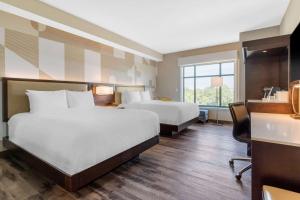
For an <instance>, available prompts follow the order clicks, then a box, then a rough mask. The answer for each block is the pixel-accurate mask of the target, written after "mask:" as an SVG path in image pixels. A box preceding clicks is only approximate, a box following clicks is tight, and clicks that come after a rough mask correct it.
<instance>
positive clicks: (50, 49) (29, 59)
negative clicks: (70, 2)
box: [0, 11, 157, 90]
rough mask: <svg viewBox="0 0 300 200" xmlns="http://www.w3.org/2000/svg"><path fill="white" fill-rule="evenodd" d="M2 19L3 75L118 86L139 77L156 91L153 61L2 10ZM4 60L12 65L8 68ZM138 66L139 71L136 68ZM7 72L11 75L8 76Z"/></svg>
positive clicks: (155, 65) (142, 82) (0, 64)
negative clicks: (97, 82)
mask: <svg viewBox="0 0 300 200" xmlns="http://www.w3.org/2000/svg"><path fill="white" fill-rule="evenodd" d="M0 16H1V17H2V18H1V19H0V29H1V31H2V32H1V33H3V32H4V35H3V34H2V35H1V37H2V38H1V41H2V40H4V45H3V46H1V55H0V56H1V57H0V59H1V60H0V67H1V72H2V76H13V77H20V78H41V79H64V80H72V81H73V80H75V81H95V80H97V81H101V82H106V83H117V84H136V82H135V80H136V79H135V77H138V78H139V84H145V85H146V86H148V87H149V88H151V89H152V90H155V88H154V87H155V85H153V84H152V83H155V82H156V72H155V71H153V68H157V64H156V62H155V61H153V60H149V59H145V58H141V57H139V56H136V55H134V54H131V53H128V52H123V51H121V50H118V49H115V48H113V47H110V46H107V45H104V44H101V43H97V42H95V41H92V40H88V39H86V38H82V37H79V36H77V35H73V34H70V33H67V32H64V31H62V30H58V29H55V28H53V27H49V26H46V25H44V24H40V23H38V22H34V21H30V20H27V19H24V18H21V17H17V16H13V15H12V14H9V13H5V12H3V11H0ZM4 19H7V20H9V22H7V20H4ZM11 24H14V25H13V26H12V25H11ZM5 49H6V51H5ZM87 50H89V52H87ZM5 52H6V53H5ZM114 52H118V54H119V55H124V56H121V57H120V56H118V55H115V54H114ZM86 53H88V54H86ZM93 53H94V54H93ZM91 54H92V55H91ZM93 56H96V57H93ZM136 57H137V58H139V59H138V60H137V59H135V58H136ZM5 58H7V61H9V62H7V63H9V65H5V62H4V60H5ZM99 59H100V60H99ZM136 66H139V68H138V69H136ZM5 69H7V71H9V72H10V73H9V74H8V73H5ZM33 73H34V74H33ZM95 73H97V74H95ZM149 73H150V74H149ZM87 74H88V75H87ZM95 77H98V78H97V79H96V78H95ZM90 78H93V80H91V79H90ZM88 79H89V80H88Z"/></svg>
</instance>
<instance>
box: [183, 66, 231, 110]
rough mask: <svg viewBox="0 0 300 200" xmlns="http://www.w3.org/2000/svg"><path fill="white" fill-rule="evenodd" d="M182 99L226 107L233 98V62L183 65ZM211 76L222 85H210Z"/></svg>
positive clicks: (203, 104)
mask: <svg viewBox="0 0 300 200" xmlns="http://www.w3.org/2000/svg"><path fill="white" fill-rule="evenodd" d="M182 73H183V76H182V77H183V80H182V84H183V87H182V88H183V100H184V102H189V103H197V104H199V105H201V106H214V107H227V106H228V104H229V103H232V102H233V99H234V62H223V63H214V64H199V65H188V66H183V68H182ZM213 77H222V79H223V85H222V86H221V87H220V88H218V87H212V86H211V80H212V78H213Z"/></svg>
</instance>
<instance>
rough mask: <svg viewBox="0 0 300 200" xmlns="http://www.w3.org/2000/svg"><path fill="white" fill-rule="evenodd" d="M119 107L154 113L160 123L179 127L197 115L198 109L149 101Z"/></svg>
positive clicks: (172, 103) (185, 104)
mask: <svg viewBox="0 0 300 200" xmlns="http://www.w3.org/2000/svg"><path fill="white" fill-rule="evenodd" d="M120 107H124V108H129V109H142V110H149V111H152V112H155V113H156V114H158V116H159V121H160V123H163V124H170V125H180V124H182V123H184V122H187V121H189V120H191V119H194V118H196V117H198V115H199V107H198V105H197V104H193V103H183V102H172V101H168V102H166V101H159V100H151V101H142V102H134V103H129V104H121V105H120Z"/></svg>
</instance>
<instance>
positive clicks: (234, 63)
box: [181, 60, 236, 108]
mask: <svg viewBox="0 0 300 200" xmlns="http://www.w3.org/2000/svg"><path fill="white" fill-rule="evenodd" d="M224 63H233V67H234V69H233V70H234V71H233V74H223V75H222V64H224ZM215 64H218V65H219V70H218V71H219V72H218V74H216V75H205V76H197V75H196V68H197V66H201V65H202V66H203V65H215ZM235 65H236V61H235V60H230V61H223V62H212V63H201V64H190V65H183V66H182V76H181V77H182V100H183V102H185V92H184V91H185V85H184V82H185V81H184V79H186V78H188V79H189V78H193V80H194V103H196V96H197V92H196V91H197V90H196V79H197V78H212V77H226V76H232V77H233V81H234V83H233V85H234V89H233V98H234V96H235ZM185 67H193V68H194V75H193V76H187V77H185V76H184V68H185ZM218 92H219V98H218V105H215V106H212V105H201V104H198V105H199V107H211V108H228V105H227V106H223V105H222V87H219V91H218Z"/></svg>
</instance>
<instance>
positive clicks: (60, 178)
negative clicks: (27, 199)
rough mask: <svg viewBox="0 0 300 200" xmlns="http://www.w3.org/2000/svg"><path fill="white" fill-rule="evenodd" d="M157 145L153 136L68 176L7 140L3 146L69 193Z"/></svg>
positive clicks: (157, 138)
mask: <svg viewBox="0 0 300 200" xmlns="http://www.w3.org/2000/svg"><path fill="white" fill-rule="evenodd" d="M158 143H159V136H155V137H153V138H151V139H149V140H146V141H145V142H143V143H141V144H138V145H136V146H134V147H132V148H130V149H128V150H126V151H124V152H122V153H119V154H118V155H115V156H113V157H111V158H109V159H107V160H105V161H103V162H101V163H98V164H96V165H94V166H92V167H90V168H88V169H86V170H83V171H81V172H79V173H77V174H74V175H72V176H70V175H68V174H66V173H64V172H62V171H61V170H59V169H57V168H55V167H54V166H52V165H50V164H49V163H47V162H45V161H43V160H41V159H39V158H37V157H36V156H34V155H32V154H31V153H29V152H27V151H25V150H23V149H22V148H20V147H18V146H17V145H15V144H14V143H12V142H11V141H9V140H8V138H5V139H4V145H5V146H6V147H7V148H9V149H10V150H9V154H8V155H12V156H14V157H15V158H16V159H18V160H21V161H23V162H25V163H26V164H28V165H29V166H30V167H32V168H33V169H35V170H37V171H39V172H40V173H42V174H44V175H45V176H46V177H48V178H50V179H51V180H53V181H54V182H55V183H57V184H58V185H60V186H62V187H63V188H65V189H66V190H68V191H70V192H75V191H77V190H78V189H80V188H81V187H83V186H85V185H87V184H88V183H90V182H92V181H94V180H95V179H97V178H99V177H101V176H103V175H105V174H106V173H108V172H110V171H112V170H113V169H115V168H116V167H118V166H120V165H121V164H123V163H125V162H127V161H129V160H131V159H137V158H138V156H139V154H140V153H142V152H144V151H145V150H147V149H149V148H151V147H152V146H154V145H156V144H158Z"/></svg>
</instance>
